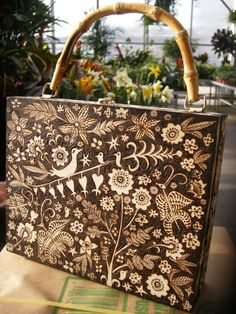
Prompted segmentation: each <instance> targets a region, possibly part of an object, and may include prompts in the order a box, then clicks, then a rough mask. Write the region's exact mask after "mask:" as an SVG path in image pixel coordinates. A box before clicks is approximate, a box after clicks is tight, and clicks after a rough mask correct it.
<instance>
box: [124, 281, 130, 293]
mask: <svg viewBox="0 0 236 314" xmlns="http://www.w3.org/2000/svg"><path fill="white" fill-rule="evenodd" d="M122 287H123V288H124V289H125V291H129V290H130V291H131V286H130V284H129V283H128V282H124V283H123V285H122Z"/></svg>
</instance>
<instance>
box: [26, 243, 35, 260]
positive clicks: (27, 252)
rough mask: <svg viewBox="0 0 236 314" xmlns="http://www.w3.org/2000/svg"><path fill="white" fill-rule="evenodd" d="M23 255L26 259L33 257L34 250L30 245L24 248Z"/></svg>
mask: <svg viewBox="0 0 236 314" xmlns="http://www.w3.org/2000/svg"><path fill="white" fill-rule="evenodd" d="M24 254H25V255H27V256H28V258H30V257H32V256H34V250H33V248H32V247H31V246H30V245H26V246H25V251H24Z"/></svg>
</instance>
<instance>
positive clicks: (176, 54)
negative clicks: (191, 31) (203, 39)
mask: <svg viewBox="0 0 236 314" xmlns="http://www.w3.org/2000/svg"><path fill="white" fill-rule="evenodd" d="M191 47H192V51H193V52H195V51H196V47H197V43H196V42H194V41H192V42H191ZM163 52H164V55H165V57H168V58H171V59H176V58H182V56H181V52H180V49H179V46H178V44H177V42H176V40H175V37H172V38H169V39H165V41H164V43H163Z"/></svg>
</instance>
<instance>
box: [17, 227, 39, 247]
mask: <svg viewBox="0 0 236 314" xmlns="http://www.w3.org/2000/svg"><path fill="white" fill-rule="evenodd" d="M33 230H34V226H32V225H31V224H30V223H28V222H27V223H26V224H25V225H24V224H23V223H22V222H20V224H19V226H18V227H17V235H18V236H19V237H21V238H23V239H24V240H25V241H26V242H29V243H32V242H34V241H35V240H36V236H37V232H36V231H33Z"/></svg>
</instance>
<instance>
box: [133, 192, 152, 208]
mask: <svg viewBox="0 0 236 314" xmlns="http://www.w3.org/2000/svg"><path fill="white" fill-rule="evenodd" d="M150 200H151V196H150V194H149V192H148V190H147V189H144V188H143V187H140V188H139V189H135V193H134V194H133V198H132V203H133V204H134V205H135V207H136V208H137V209H142V210H147V208H148V206H149V205H151V202H150Z"/></svg>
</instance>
